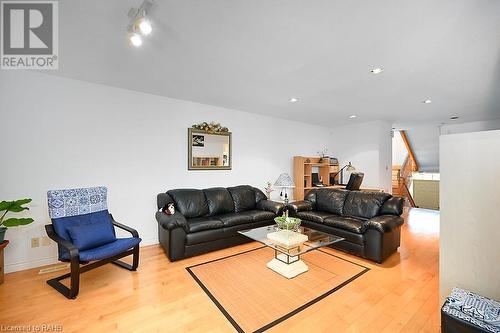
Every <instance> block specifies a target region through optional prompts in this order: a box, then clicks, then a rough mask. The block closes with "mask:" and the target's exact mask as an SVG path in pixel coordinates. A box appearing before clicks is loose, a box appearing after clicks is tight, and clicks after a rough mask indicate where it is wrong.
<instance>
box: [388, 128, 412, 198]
mask: <svg viewBox="0 0 500 333" xmlns="http://www.w3.org/2000/svg"><path fill="white" fill-rule="evenodd" d="M400 134H401V138H402V139H403V142H404V144H405V146H406V149H407V151H408V156H407V157H406V159H405V160H404V162H403V165H394V166H393V167H392V194H393V195H395V196H400V197H403V198H405V199H406V200H407V202H408V204H409V205H410V206H411V207H416V205H415V201H414V200H413V197H412V195H411V193H410V190H409V189H410V186H411V182H412V178H411V176H412V173H413V172H415V171H418V163H417V160H416V158H415V155H414V154H413V150H412V148H411V146H410V143H409V142H408V137H407V136H406V133H405V131H400Z"/></svg>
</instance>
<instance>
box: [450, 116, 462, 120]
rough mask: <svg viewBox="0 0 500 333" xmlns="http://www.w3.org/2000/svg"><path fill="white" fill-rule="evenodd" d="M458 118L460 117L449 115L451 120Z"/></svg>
mask: <svg viewBox="0 0 500 333" xmlns="http://www.w3.org/2000/svg"><path fill="white" fill-rule="evenodd" d="M458 118H460V117H459V116H451V117H450V119H451V120H457V119H458Z"/></svg>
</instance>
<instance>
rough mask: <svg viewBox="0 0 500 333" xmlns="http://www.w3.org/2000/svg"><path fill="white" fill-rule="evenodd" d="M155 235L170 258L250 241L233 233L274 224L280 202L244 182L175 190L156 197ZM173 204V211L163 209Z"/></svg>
mask: <svg viewBox="0 0 500 333" xmlns="http://www.w3.org/2000/svg"><path fill="white" fill-rule="evenodd" d="M157 203H158V212H157V213H156V220H157V221H158V235H159V240H160V244H161V245H162V246H163V248H164V249H165V252H166V253H167V255H168V258H169V259H170V260H171V261H174V260H179V259H182V258H186V257H191V256H195V255H199V254H202V253H206V252H210V251H214V250H218V249H222V248H225V247H230V246H234V245H238V244H243V243H246V242H250V241H251V239H249V238H247V237H244V236H241V235H240V234H238V233H237V231H239V230H244V229H251V228H256V227H260V226H265V225H270V224H273V223H274V218H275V217H276V216H278V215H281V214H282V211H283V204H281V203H277V202H274V201H270V200H267V198H266V196H265V195H264V193H262V191H260V190H259V189H257V188H255V187H251V186H248V185H241V186H235V187H229V188H227V189H226V188H223V187H215V188H209V189H205V190H196V189H177V190H170V191H168V192H167V193H160V194H158V196H157ZM169 203H174V205H175V208H176V212H175V214H173V215H167V214H165V213H164V212H163V208H164V207H165V206H166V205H167V204H169Z"/></svg>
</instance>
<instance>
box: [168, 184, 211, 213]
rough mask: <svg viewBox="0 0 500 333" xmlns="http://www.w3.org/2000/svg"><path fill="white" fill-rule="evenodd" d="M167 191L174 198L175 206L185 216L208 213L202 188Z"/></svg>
mask: <svg viewBox="0 0 500 333" xmlns="http://www.w3.org/2000/svg"><path fill="white" fill-rule="evenodd" d="M167 193H168V194H169V195H170V197H172V199H173V200H174V203H175V208H176V209H177V210H178V211H179V212H180V213H181V214H182V215H184V216H185V217H186V218H193V217H200V216H205V215H208V213H209V209H208V203H207V200H206V198H205V194H203V191H202V190H195V189H178V190H170V191H168V192H167Z"/></svg>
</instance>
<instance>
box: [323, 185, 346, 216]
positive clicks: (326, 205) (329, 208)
mask: <svg viewBox="0 0 500 333" xmlns="http://www.w3.org/2000/svg"><path fill="white" fill-rule="evenodd" d="M315 192H316V210H320V211H324V212H330V213H333V214H337V215H342V214H343V208H344V202H345V200H346V197H347V194H348V193H349V191H347V190H344V189H339V188H324V189H319V190H316V191H315Z"/></svg>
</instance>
